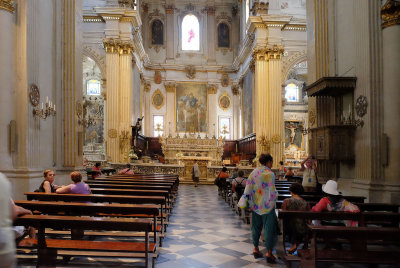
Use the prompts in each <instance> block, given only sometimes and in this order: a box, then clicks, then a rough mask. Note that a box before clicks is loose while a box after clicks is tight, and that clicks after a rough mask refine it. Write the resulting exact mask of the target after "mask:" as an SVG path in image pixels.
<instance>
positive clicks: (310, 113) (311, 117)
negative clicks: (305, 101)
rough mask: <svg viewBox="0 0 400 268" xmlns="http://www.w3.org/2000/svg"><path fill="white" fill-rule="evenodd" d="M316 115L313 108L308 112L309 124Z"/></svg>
mask: <svg viewBox="0 0 400 268" xmlns="http://www.w3.org/2000/svg"><path fill="white" fill-rule="evenodd" d="M316 117H317V115H316V113H315V111H314V110H310V111H309V112H308V122H309V124H310V126H312V125H314V124H315V119H316Z"/></svg>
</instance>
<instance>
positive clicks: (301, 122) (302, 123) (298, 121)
mask: <svg viewBox="0 0 400 268" xmlns="http://www.w3.org/2000/svg"><path fill="white" fill-rule="evenodd" d="M286 123H289V124H290V123H298V126H300V125H301V126H303V127H304V121H303V120H284V121H283V127H284V134H285V136H284V137H285V138H284V142H283V143H284V148H285V150H288V148H289V147H290V146H291V145H294V146H295V147H296V148H297V150H302V151H304V134H303V132H302V130H299V131H298V132H297V133H301V146H300V147H299V146H298V145H296V144H294V143H293V144H290V141H289V146H286V133H287V132H286Z"/></svg>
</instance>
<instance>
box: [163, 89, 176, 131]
mask: <svg viewBox="0 0 400 268" xmlns="http://www.w3.org/2000/svg"><path fill="white" fill-rule="evenodd" d="M164 87H165V91H166V92H167V114H166V123H167V124H166V125H165V127H166V130H165V131H164V132H165V133H166V134H167V135H168V136H169V135H171V136H173V137H174V136H175V135H176V134H175V132H176V128H175V127H174V126H175V122H174V121H175V113H176V109H175V91H176V84H175V83H165V84H164Z"/></svg>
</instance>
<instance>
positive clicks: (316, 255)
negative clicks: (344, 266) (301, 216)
mask: <svg viewBox="0 0 400 268" xmlns="http://www.w3.org/2000/svg"><path fill="white" fill-rule="evenodd" d="M309 228H310V229H311V233H312V240H311V249H310V250H300V252H299V255H301V267H307V268H308V267H310V268H314V267H317V262H335V263H337V262H339V263H367V264H372V263H376V264H395V265H397V267H400V254H399V251H398V250H397V251H396V250H394V249H393V248H390V247H387V246H388V244H389V245H396V246H398V242H399V241H400V229H399V228H377V227H339V226H309ZM321 238H322V239H323V240H324V241H330V242H332V240H337V239H340V240H341V241H343V240H347V241H348V243H349V244H350V250H344V249H329V248H326V247H325V248H323V249H321V248H319V247H317V242H318V241H320V239H321ZM376 241H384V242H385V244H386V247H385V248H384V250H380V251H379V250H377V249H376V247H374V248H370V247H368V245H369V244H370V243H371V242H376Z"/></svg>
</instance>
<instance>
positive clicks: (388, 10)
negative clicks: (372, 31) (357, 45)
mask: <svg viewBox="0 0 400 268" xmlns="http://www.w3.org/2000/svg"><path fill="white" fill-rule="evenodd" d="M381 16H382V20H383V22H382V28H383V29H384V28H387V27H390V26H393V25H399V24H400V1H398V0H388V1H387V2H386V4H385V5H384V6H383V7H382V9H381Z"/></svg>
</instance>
